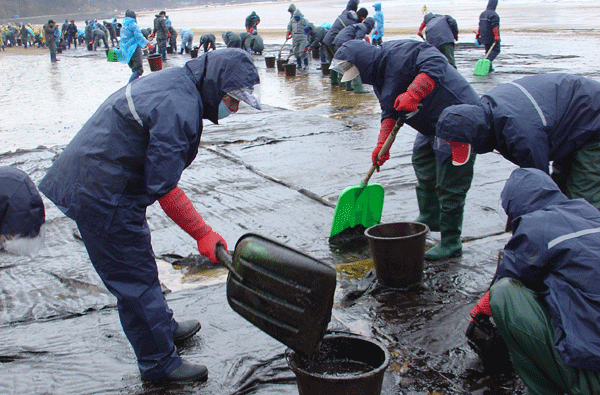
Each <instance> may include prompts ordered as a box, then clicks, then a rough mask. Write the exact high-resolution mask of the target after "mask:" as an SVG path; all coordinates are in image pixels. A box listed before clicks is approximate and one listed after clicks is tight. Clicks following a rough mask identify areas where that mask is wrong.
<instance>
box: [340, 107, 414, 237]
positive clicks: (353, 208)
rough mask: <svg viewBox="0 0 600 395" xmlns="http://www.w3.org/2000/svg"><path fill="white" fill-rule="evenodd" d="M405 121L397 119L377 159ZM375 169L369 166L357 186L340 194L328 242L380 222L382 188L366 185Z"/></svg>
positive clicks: (390, 143) (401, 117) (387, 147)
mask: <svg viewBox="0 0 600 395" xmlns="http://www.w3.org/2000/svg"><path fill="white" fill-rule="evenodd" d="M405 119H406V117H405V116H400V117H399V118H398V120H397V121H396V124H395V125H394V128H393V129H392V131H391V132H390V134H389V136H388V137H387V139H386V140H385V143H384V144H383V146H382V147H381V150H380V151H379V154H378V155H377V158H380V157H382V156H383V155H385V154H386V153H387V152H388V150H389V149H390V147H391V145H392V143H393V142H394V140H395V139H396V135H397V134H398V131H399V130H400V128H401V127H402V125H404V121H405ZM376 169H377V166H371V168H370V169H369V171H368V172H367V175H366V177H365V178H364V179H363V180H362V181H361V183H360V185H359V186H353V187H348V188H346V189H344V190H343V191H342V193H341V194H340V196H339V198H338V202H337V205H336V206H335V211H334V213H333V222H332V225H331V234H330V240H331V237H333V236H335V235H337V234H339V233H341V232H343V231H344V230H346V229H350V228H353V227H355V226H356V225H363V226H364V227H365V228H369V227H371V226H373V225H377V224H379V223H380V222H381V213H382V211H383V197H384V193H383V192H384V191H383V187H382V186H381V185H379V184H370V185H367V184H368V183H369V179H370V178H371V176H372V175H373V173H374V172H375V170H376Z"/></svg>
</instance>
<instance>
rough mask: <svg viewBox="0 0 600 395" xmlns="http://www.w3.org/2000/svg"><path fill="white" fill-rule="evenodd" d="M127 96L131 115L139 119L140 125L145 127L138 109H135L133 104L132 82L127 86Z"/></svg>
mask: <svg viewBox="0 0 600 395" xmlns="http://www.w3.org/2000/svg"><path fill="white" fill-rule="evenodd" d="M125 97H126V98H127V105H128V106H129V111H131V115H133V119H135V120H136V121H137V123H139V124H140V126H142V127H143V126H144V123H143V122H142V120H141V118H140V116H139V115H138V113H137V111H135V105H134V104H133V97H131V84H127V87H126V88H125Z"/></svg>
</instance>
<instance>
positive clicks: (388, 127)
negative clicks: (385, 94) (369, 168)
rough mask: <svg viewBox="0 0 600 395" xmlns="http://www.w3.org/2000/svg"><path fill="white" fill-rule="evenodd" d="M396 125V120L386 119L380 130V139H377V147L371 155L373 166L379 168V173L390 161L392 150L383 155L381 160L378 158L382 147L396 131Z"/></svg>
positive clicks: (382, 122)
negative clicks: (393, 130) (393, 131)
mask: <svg viewBox="0 0 600 395" xmlns="http://www.w3.org/2000/svg"><path fill="white" fill-rule="evenodd" d="M395 124H396V120H395V119H392V118H385V119H384V120H382V121H381V129H380V130H379V137H378V138H377V146H376V147H375V149H374V150H373V153H372V154H371V160H372V161H373V166H377V171H379V166H381V165H383V164H384V163H385V161H386V160H388V159H390V150H389V149H388V151H387V152H386V153H385V155H381V157H380V158H377V155H379V151H381V147H383V144H384V143H385V140H387V138H388V136H389V135H390V133H391V132H392V129H394V125H395Z"/></svg>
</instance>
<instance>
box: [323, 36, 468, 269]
mask: <svg viewBox="0 0 600 395" xmlns="http://www.w3.org/2000/svg"><path fill="white" fill-rule="evenodd" d="M331 67H334V68H335V69H336V71H338V72H340V73H341V74H343V78H342V81H346V80H351V79H353V78H355V77H357V76H359V75H360V77H361V79H362V81H363V82H364V83H366V84H370V85H372V86H373V90H374V92H375V95H377V98H378V99H379V104H380V106H381V129H380V132H379V139H378V141H377V146H376V147H375V149H374V150H373V154H372V161H373V165H374V166H381V165H383V163H384V162H385V161H386V160H387V159H389V157H390V152H389V151H388V152H387V153H386V154H385V155H382V156H381V158H379V159H378V158H377V156H378V154H379V151H380V149H381V147H382V146H383V144H384V143H385V140H386V139H387V137H388V136H389V135H390V133H391V132H392V129H393V127H394V124H395V123H396V120H397V119H398V118H399V117H400V116H401V115H405V114H407V113H410V112H414V111H417V110H418V111H417V112H416V113H415V114H414V115H413V116H411V117H409V118H408V119H406V121H405V122H406V124H408V125H410V126H412V127H413V128H414V129H416V130H417V132H419V133H418V134H417V137H416V139H415V142H414V146H413V154H412V165H413V169H414V171H415V175H416V176H417V185H416V193H417V202H418V205H419V217H418V218H417V220H416V222H422V223H424V224H426V225H428V226H429V228H430V229H431V230H432V231H440V233H441V240H440V242H439V243H437V244H436V245H435V246H434V247H432V248H430V249H429V250H427V251H426V252H425V259H427V260H439V259H445V258H449V257H451V256H455V255H460V254H461V253H462V243H461V240H460V235H461V232H462V222H463V212H464V205H465V199H466V196H467V191H468V190H469V188H470V187H471V181H472V179H473V166H474V164H475V158H474V156H473V157H471V158H470V159H469V161H468V162H467V163H466V164H465V165H464V166H461V167H457V166H453V165H452V159H451V157H452V150H451V147H450V145H448V144H434V142H435V125H436V123H437V121H438V117H439V115H440V114H441V113H442V111H443V110H444V108H446V107H448V106H450V105H452V104H453V103H455V104H463V103H467V104H477V103H479V96H478V95H477V93H476V92H475V90H473V88H472V87H471V86H470V85H469V83H468V82H467V81H466V80H465V79H464V78H463V76H462V75H460V73H459V72H458V71H456V69H455V68H454V67H452V66H451V65H450V63H448V60H447V59H446V57H445V56H444V55H442V53H440V51H438V50H437V49H436V48H435V47H434V46H432V45H430V44H428V43H425V42H421V41H416V40H397V41H387V42H385V43H383V45H382V46H381V47H379V46H375V45H370V44H368V43H367V42H366V41H363V40H351V41H348V42H346V43H344V44H343V45H342V46H341V47H340V48H339V49H338V50H337V52H336V54H335V58H334V62H333V63H332V65H331ZM392 148H393V147H392Z"/></svg>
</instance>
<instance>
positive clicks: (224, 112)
mask: <svg viewBox="0 0 600 395" xmlns="http://www.w3.org/2000/svg"><path fill="white" fill-rule="evenodd" d="M230 115H231V110H230V109H229V107H227V104H225V102H224V101H223V100H221V103H219V115H218V118H219V119H223V118H227V117H228V116H230Z"/></svg>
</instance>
